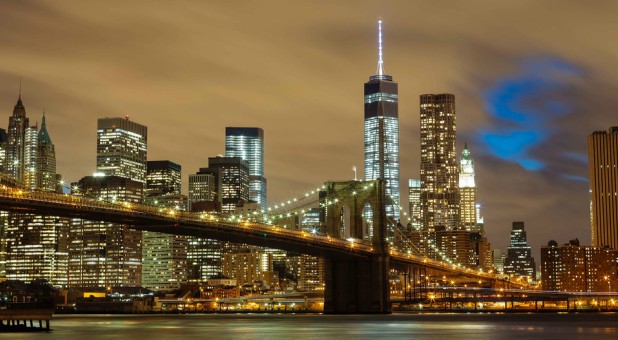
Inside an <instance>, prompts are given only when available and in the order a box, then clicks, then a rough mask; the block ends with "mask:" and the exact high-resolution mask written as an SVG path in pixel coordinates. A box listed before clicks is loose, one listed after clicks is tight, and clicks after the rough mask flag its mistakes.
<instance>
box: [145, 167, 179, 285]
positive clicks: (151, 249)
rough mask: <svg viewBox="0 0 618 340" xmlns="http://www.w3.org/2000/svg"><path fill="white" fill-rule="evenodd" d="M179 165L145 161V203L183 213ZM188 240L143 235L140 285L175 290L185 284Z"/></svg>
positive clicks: (161, 234)
mask: <svg viewBox="0 0 618 340" xmlns="http://www.w3.org/2000/svg"><path fill="white" fill-rule="evenodd" d="M181 183H182V177H181V166H180V165H179V164H176V163H174V162H171V161H168V160H165V161H148V167H147V174H146V189H145V191H146V195H147V196H146V203H147V204H150V205H156V206H159V207H163V208H167V209H176V210H186V196H183V195H181ZM187 245H188V241H187V237H186V236H184V235H171V234H163V233H155V232H150V231H144V232H142V285H143V286H144V287H146V288H149V289H155V290H162V289H173V288H178V287H180V285H181V284H182V283H185V282H186V281H187Z"/></svg>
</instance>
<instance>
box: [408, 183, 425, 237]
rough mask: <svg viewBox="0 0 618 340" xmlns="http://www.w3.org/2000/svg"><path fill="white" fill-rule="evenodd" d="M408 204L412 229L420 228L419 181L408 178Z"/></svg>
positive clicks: (421, 219)
mask: <svg viewBox="0 0 618 340" xmlns="http://www.w3.org/2000/svg"><path fill="white" fill-rule="evenodd" d="M408 205H409V212H408V214H409V215H410V223H411V227H412V230H420V229H421V226H422V224H423V210H422V206H421V181H420V180H418V179H410V180H408Z"/></svg>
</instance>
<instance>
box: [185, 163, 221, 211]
mask: <svg viewBox="0 0 618 340" xmlns="http://www.w3.org/2000/svg"><path fill="white" fill-rule="evenodd" d="M220 202H221V170H220V169H210V168H200V170H199V171H198V172H197V173H195V174H191V175H189V211H197V210H209V211H213V210H214V211H219V210H220ZM206 203H209V204H210V208H211V209H204V208H205V205H207V204H206Z"/></svg>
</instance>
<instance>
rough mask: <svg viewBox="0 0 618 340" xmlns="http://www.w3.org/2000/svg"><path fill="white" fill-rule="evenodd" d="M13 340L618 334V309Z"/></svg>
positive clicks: (171, 321) (131, 319)
mask: <svg viewBox="0 0 618 340" xmlns="http://www.w3.org/2000/svg"><path fill="white" fill-rule="evenodd" d="M51 325H52V329H53V332H51V333H27V334H26V333H21V334H18V333H12V334H1V333H0V338H7V339H140V340H151V339H171V338H175V339H341V338H346V339H381V338H389V339H390V338H394V339H405V338H416V339H448V340H452V339H618V314H617V313H598V314H596V313H594V314H420V315H419V314H392V315H335V316H333V315H302V314H300V315H276V314H275V315H272V314H222V315H59V316H54V319H53V320H52V324H51Z"/></svg>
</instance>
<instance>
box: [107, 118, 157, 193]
mask: <svg viewBox="0 0 618 340" xmlns="http://www.w3.org/2000/svg"><path fill="white" fill-rule="evenodd" d="M147 145H148V128H147V127H146V126H144V125H141V124H138V123H136V122H133V121H130V120H129V116H126V117H125V118H100V119H99V120H98V123H97V172H98V173H102V174H105V175H108V176H120V177H124V178H129V179H131V180H134V181H137V182H140V183H146V159H147V158H146V153H147Z"/></svg>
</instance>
